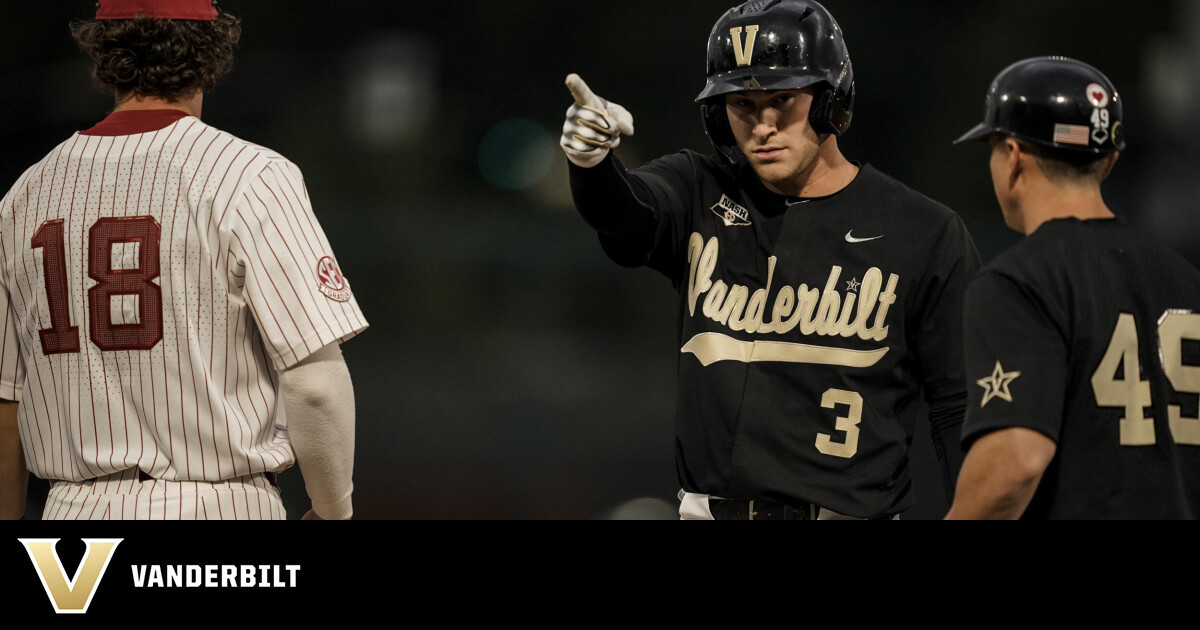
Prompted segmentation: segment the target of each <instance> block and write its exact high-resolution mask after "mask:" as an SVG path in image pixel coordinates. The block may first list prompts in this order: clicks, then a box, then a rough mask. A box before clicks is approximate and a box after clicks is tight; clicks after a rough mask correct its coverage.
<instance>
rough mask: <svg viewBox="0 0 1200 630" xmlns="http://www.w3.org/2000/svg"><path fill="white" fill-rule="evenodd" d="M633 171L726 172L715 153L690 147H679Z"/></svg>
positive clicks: (726, 169)
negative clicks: (677, 149) (706, 152)
mask: <svg viewBox="0 0 1200 630" xmlns="http://www.w3.org/2000/svg"><path fill="white" fill-rule="evenodd" d="M633 170H634V171H661V170H674V171H679V172H683V173H692V174H701V173H722V172H726V173H727V172H728V168H727V167H724V166H723V164H722V162H721V161H720V160H719V159H718V158H717V156H715V155H706V154H703V153H699V152H697V151H693V150H691V149H681V150H679V151H676V152H675V153H668V154H667V155H664V156H661V157H658V158H655V159H653V160H650V161H648V162H645V163H643V164H641V165H640V166H638V167H637V168H635V169H633Z"/></svg>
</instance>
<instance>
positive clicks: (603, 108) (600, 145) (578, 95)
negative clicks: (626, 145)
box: [558, 73, 633, 168]
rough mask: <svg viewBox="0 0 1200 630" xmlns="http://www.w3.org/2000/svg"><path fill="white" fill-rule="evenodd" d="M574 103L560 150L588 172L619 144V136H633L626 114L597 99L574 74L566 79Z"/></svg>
mask: <svg viewBox="0 0 1200 630" xmlns="http://www.w3.org/2000/svg"><path fill="white" fill-rule="evenodd" d="M567 89H568V90H570V91H571V96H573V97H575V103H574V104H572V105H571V107H570V108H569V109H568V110H567V118H566V121H565V122H564V123H563V133H562V138H561V139H560V140H559V143H558V144H559V146H561V147H562V150H563V153H566V154H567V159H568V160H571V162H572V163H573V164H575V165H576V166H580V167H583V168H591V167H593V166H595V165H597V164H599V163H600V162H602V161H604V158H605V157H606V156H607V155H608V152H609V151H610V150H612V149H615V148H617V146H618V145H620V144H621V134H625V135H627V136H631V135H633V115H632V114H630V113H629V110H627V109H625V108H624V107H621V106H620V105H617V104H616V103H610V102H608V101H606V100H604V99H602V98H600V97H599V96H596V95H595V94H594V93H593V92H592V90H591V89H590V88H588V86H587V84H586V83H584V82H583V79H581V78H579V75H577V74H574V73H572V74H569V75H567Z"/></svg>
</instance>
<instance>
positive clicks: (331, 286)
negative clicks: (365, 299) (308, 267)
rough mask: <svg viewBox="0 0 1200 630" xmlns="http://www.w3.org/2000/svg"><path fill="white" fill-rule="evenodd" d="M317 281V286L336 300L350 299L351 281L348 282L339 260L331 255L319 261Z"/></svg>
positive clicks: (328, 296) (327, 295)
mask: <svg viewBox="0 0 1200 630" xmlns="http://www.w3.org/2000/svg"><path fill="white" fill-rule="evenodd" d="M317 282H318V284H317V288H318V289H320V291H321V293H324V294H325V297H327V298H329V299H331V300H334V301H335V302H348V301H350V283H348V282H346V277H345V276H343V275H342V270H341V269H338V265H337V262H335V261H334V260H333V259H332V258H330V257H329V256H326V257H324V258H322V259H321V260H320V261H318V262H317Z"/></svg>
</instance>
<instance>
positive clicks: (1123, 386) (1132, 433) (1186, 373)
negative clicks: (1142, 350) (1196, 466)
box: [1092, 311, 1200, 446]
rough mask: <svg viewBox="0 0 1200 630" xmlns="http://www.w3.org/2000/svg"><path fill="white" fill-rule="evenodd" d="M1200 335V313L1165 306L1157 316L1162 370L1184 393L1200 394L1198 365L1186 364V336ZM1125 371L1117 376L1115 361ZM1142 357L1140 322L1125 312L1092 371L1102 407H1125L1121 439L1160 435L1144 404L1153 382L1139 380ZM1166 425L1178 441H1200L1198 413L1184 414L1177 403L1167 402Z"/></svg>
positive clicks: (1145, 440)
mask: <svg viewBox="0 0 1200 630" xmlns="http://www.w3.org/2000/svg"><path fill="white" fill-rule="evenodd" d="M1184 339H1187V340H1191V341H1200V315H1198V314H1195V313H1191V312H1188V311H1167V312H1166V314H1164V315H1163V316H1162V318H1161V319H1160V320H1159V322H1158V342H1159V349H1160V351H1161V353H1160V355H1159V356H1160V357H1161V358H1162V364H1163V372H1164V373H1165V374H1166V376H1167V380H1168V381H1169V382H1170V383H1171V387H1173V388H1175V391H1177V392H1180V393H1184V394H1200V367H1196V366H1190V365H1184V364H1183V340H1184ZM1118 365H1119V366H1121V368H1122V369H1121V371H1122V372H1123V373H1124V374H1123V376H1122V377H1121V379H1120V380H1118V379H1117V367H1118ZM1141 374H1142V369H1141V363H1140V361H1139V359H1138V332H1137V323H1136V321H1135V320H1134V318H1133V315H1131V314H1129V313H1121V315H1120V317H1118V318H1117V326H1116V328H1114V329H1113V334H1112V339H1111V340H1110V341H1109V342H1108V349H1107V350H1106V351H1105V352H1104V357H1103V358H1102V359H1100V365H1099V366H1098V367H1097V368H1096V371H1095V373H1093V374H1092V392H1093V393H1094V394H1095V396H1096V404H1097V405H1099V406H1101V407H1124V408H1125V416H1124V417H1122V418H1121V444H1122V445H1123V446H1147V445H1150V444H1154V443H1155V442H1156V441H1157V439H1158V438H1157V436H1156V435H1155V431H1154V418H1152V417H1151V418H1147V417H1146V414H1145V411H1144V410H1145V408H1147V407H1150V406H1151V405H1152V404H1153V403H1152V400H1151V395H1150V382H1149V381H1143V380H1141ZM1167 415H1168V417H1167V426H1168V427H1169V428H1170V430H1171V437H1172V438H1174V440H1175V443H1176V444H1193V445H1200V418H1191V417H1187V416H1184V415H1183V414H1182V410H1181V408H1180V406H1179V405H1167Z"/></svg>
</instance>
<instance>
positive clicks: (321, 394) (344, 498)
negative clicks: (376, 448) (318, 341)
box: [280, 344, 354, 519]
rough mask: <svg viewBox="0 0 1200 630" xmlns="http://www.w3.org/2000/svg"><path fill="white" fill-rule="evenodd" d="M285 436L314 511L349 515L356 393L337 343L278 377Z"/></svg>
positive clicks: (326, 516) (328, 516)
mask: <svg viewBox="0 0 1200 630" xmlns="http://www.w3.org/2000/svg"><path fill="white" fill-rule="evenodd" d="M280 386H281V387H280V389H281V390H282V393H283V404H284V408H285V410H286V413H287V420H288V434H289V436H290V437H291V441H292V448H293V449H294V450H295V452H296V461H297V463H298V464H299V466H300V472H301V474H302V475H303V476H304V486H305V489H306V490H307V491H308V496H309V499H311V500H312V505H313V510H314V511H315V512H316V513H317V514H318V515H319V516H320V517H321V518H323V519H347V518H350V517H351V515H353V513H354V510H353V505H352V502H351V494H352V492H353V490H354V483H353V472H354V390H353V386H352V384H351V382H350V372H349V370H348V369H347V368H346V363H345V361H344V360H343V359H342V354H341V350H340V349H338V347H337V344H333V345H331V346H327V347H326V348H323V349H321V350H320V351H318V352H316V353H314V354H313V355H312V356H311V357H309V358H308V359H307V360H305V361H303V362H302V363H300V364H298V365H296V366H295V367H293V368H291V369H289V370H287V371H285V372H283V373H282V374H281V375H280Z"/></svg>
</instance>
